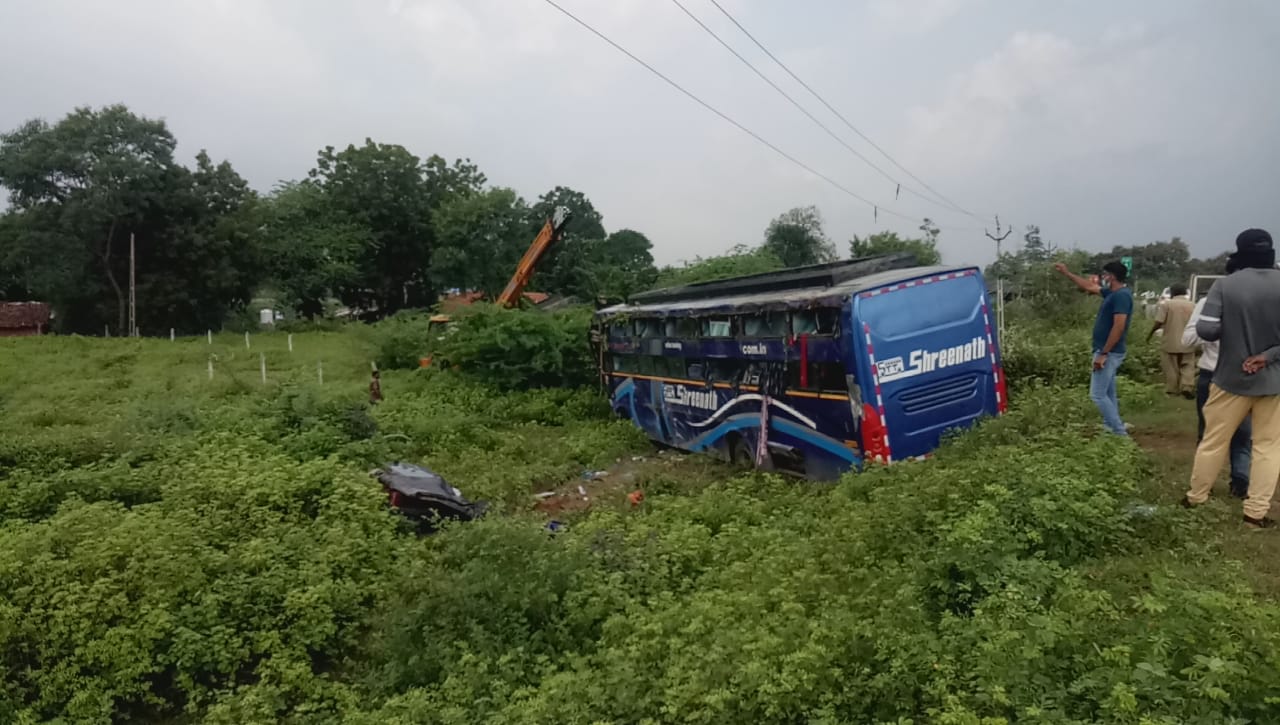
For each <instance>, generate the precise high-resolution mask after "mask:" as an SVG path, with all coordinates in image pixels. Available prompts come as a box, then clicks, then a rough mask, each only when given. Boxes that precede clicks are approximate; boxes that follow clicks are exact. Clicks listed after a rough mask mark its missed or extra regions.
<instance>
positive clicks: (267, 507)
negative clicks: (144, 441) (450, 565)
mask: <svg viewBox="0 0 1280 725" xmlns="http://www.w3.org/2000/svg"><path fill="white" fill-rule="evenodd" d="M102 475H104V476H117V477H127V476H129V475H130V474H129V472H127V471H121V470H116V471H104V472H102ZM133 475H136V476H137V477H138V478H140V479H143V480H144V481H145V482H146V488H148V489H149V490H150V491H151V492H152V494H151V495H150V496H148V498H151V499H154V500H148V501H144V502H137V501H135V502H132V504H131V505H123V504H121V503H117V502H114V501H99V502H97V503H80V502H77V501H68V502H66V503H64V504H63V505H62V506H60V507H59V508H58V510H57V512H56V513H54V514H53V515H52V516H49V517H48V518H45V519H43V520H41V521H39V522H37V523H31V524H27V525H25V526H12V525H11V526H7V527H5V528H3V529H0V551H5V552H6V553H7V555H6V556H5V557H4V558H3V559H0V591H2V592H4V594H3V600H2V604H0V653H3V659H2V660H0V675H2V677H3V681H4V682H5V687H4V689H3V690H2V691H0V693H2V695H0V712H4V711H5V710H6V709H7V710H8V712H9V713H11V714H13V715H16V716H17V717H18V718H19V719H23V718H33V719H37V720H44V719H52V718H59V717H62V718H67V719H69V720H72V721H75V722H104V723H105V722H111V721H115V720H117V719H119V718H121V717H126V718H128V719H145V720H151V719H158V718H164V717H170V716H173V715H176V714H178V713H180V712H183V711H186V712H188V713H196V712H199V711H201V710H202V709H203V708H204V707H205V706H207V705H208V704H209V703H211V702H213V701H215V700H216V699H217V698H218V697H220V696H221V695H222V693H224V692H225V691H228V690H229V688H234V687H236V686H239V685H245V684H251V683H257V682H260V681H271V682H273V683H275V684H277V685H279V686H281V687H282V688H283V690H282V692H283V694H284V695H285V702H288V701H289V700H291V699H298V698H299V697H300V696H301V695H302V694H304V693H306V688H308V687H313V686H314V685H315V683H316V682H317V679H316V678H317V677H318V676H319V674H320V673H321V672H323V671H324V670H326V669H330V668H332V667H333V666H335V665H338V664H340V663H341V662H343V661H344V659H345V658H347V657H349V656H351V655H352V654H354V653H355V652H356V651H357V648H358V646H359V644H360V640H361V635H362V632H363V631H364V630H363V625H364V623H365V622H366V621H367V615H368V613H369V611H370V610H371V608H372V609H376V608H377V607H378V605H379V604H380V603H381V602H382V601H383V600H384V598H385V595H386V593H387V588H386V582H387V581H388V575H389V574H390V572H391V570H392V569H393V562H394V558H395V551H396V549H397V545H396V539H395V535H394V530H395V522H394V521H393V520H392V519H391V518H390V517H389V516H388V514H387V513H386V512H385V511H384V510H383V508H382V498H381V495H380V492H378V491H376V490H375V487H374V486H372V485H371V484H370V482H369V481H368V480H367V479H364V477H363V476H360V475H358V474H357V473H356V472H353V471H349V470H345V469H344V468H343V467H341V466H338V465H335V463H334V462H333V461H326V460H323V459H317V460H314V461H311V462H308V463H298V462H295V461H292V460H289V459H286V458H283V457H281V456H279V455H278V454H274V453H272V452H271V451H270V449H269V447H267V446H264V445H262V444H257V445H248V446H246V445H244V444H242V443H239V442H237V441H236V440H235V439H234V438H230V437H226V436H222V437H217V438H214V439H211V440H209V441H208V443H207V444H205V445H201V446H199V447H198V448H195V449H194V450H191V451H189V452H188V455H186V456H184V457H183V458H181V459H175V460H172V461H170V462H167V463H164V464H152V465H148V466H144V467H143V468H142V469H139V470H138V471H137V472H136V473H134V474H133ZM135 487H136V486H135V485H133V484H124V486H123V487H120V486H117V490H121V491H132V490H134V488H135ZM155 492H158V494H159V495H158V498H157V497H156V496H155ZM286 675H287V678H286V679H285V680H283V681H282V680H280V679H278V678H280V677H282V676H286Z"/></svg>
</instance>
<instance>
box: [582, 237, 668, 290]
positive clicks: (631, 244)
mask: <svg viewBox="0 0 1280 725" xmlns="http://www.w3.org/2000/svg"><path fill="white" fill-rule="evenodd" d="M596 250H597V253H596V254H595V255H594V259H593V261H594V263H595V268H596V271H595V278H596V281H597V289H596V295H597V296H603V297H609V298H618V297H621V298H626V297H628V296H630V295H632V294H634V293H636V292H639V291H641V290H644V289H648V288H649V286H650V285H652V284H653V283H654V281H655V280H657V278H658V269H657V267H655V266H654V264H653V251H652V250H653V244H652V243H651V242H650V241H649V238H648V237H646V236H645V235H643V234H641V233H640V232H637V231H635V230H634V229H619V230H618V231H616V232H613V233H612V234H610V235H609V236H608V237H606V238H605V240H604V242H603V243H601V244H599V245H597V248H596Z"/></svg>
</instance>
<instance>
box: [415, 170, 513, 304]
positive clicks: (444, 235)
mask: <svg viewBox="0 0 1280 725" xmlns="http://www.w3.org/2000/svg"><path fill="white" fill-rule="evenodd" d="M528 218H529V210H528V207H527V205H526V204H525V201H524V199H521V198H520V197H519V195H517V194H516V193H515V192H514V191H512V190H511V189H503V188H495V189H488V190H486V191H483V192H480V193H474V194H466V195H457V196H454V197H453V198H452V199H450V200H448V201H445V202H444V203H442V204H441V205H440V206H439V207H437V208H436V209H435V211H434V212H433V213H432V223H433V224H434V226H435V232H436V246H435V249H434V250H433V251H432V258H431V274H432V279H433V280H434V282H435V285H436V287H437V288H440V289H452V288H457V289H460V290H464V291H466V290H479V291H482V292H484V293H485V294H486V295H488V296H490V297H493V296H495V295H497V294H498V293H499V292H501V291H502V288H503V287H505V286H506V284H507V281H508V280H509V279H510V278H511V275H512V274H513V273H514V272H515V268H516V264H517V263H518V262H519V261H520V257H521V256H522V255H523V254H524V251H525V249H526V248H527V247H528V246H529V243H530V241H532V238H531V237H530V236H529V235H528Z"/></svg>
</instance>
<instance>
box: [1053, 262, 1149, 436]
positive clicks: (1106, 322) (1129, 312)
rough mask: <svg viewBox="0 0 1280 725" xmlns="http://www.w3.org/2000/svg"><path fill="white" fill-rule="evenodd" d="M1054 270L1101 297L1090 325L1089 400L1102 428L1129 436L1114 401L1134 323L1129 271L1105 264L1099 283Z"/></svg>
mask: <svg viewBox="0 0 1280 725" xmlns="http://www.w3.org/2000/svg"><path fill="white" fill-rule="evenodd" d="M1054 268H1055V269H1057V270H1058V272H1059V273H1061V274H1062V275H1063V276H1064V277H1066V278H1067V279H1069V280H1071V281H1072V282H1074V283H1075V285H1076V286H1077V287H1079V288H1080V289H1082V290H1084V291H1085V292H1088V293H1089V294H1095V295H1102V306H1101V307H1099V308H1098V317H1097V319H1095V320H1094V323H1093V340H1092V347H1093V376H1092V377H1091V378H1090V380H1089V399H1090V400H1092V401H1093V404H1094V405H1096V406H1098V411H1099V412H1100V413H1102V424H1103V425H1104V426H1106V428H1107V430H1108V431H1110V432H1112V433H1114V434H1116V435H1118V436H1127V435H1129V431H1128V427H1127V426H1126V425H1125V424H1124V421H1122V420H1121V419H1120V401H1119V400H1118V399H1117V397H1116V375H1117V374H1118V373H1119V372H1120V363H1122V362H1124V356H1125V352H1126V348H1125V337H1126V336H1127V335H1128V334H1129V322H1130V321H1131V320H1132V319H1133V293H1132V292H1130V291H1129V288H1128V287H1126V286H1125V280H1126V279H1127V278H1128V276H1129V270H1128V268H1127V267H1125V266H1124V265H1123V264H1121V263H1119V262H1108V263H1107V264H1106V265H1105V266H1103V268H1102V275H1101V276H1100V277H1099V281H1098V282H1094V281H1092V280H1089V279H1085V278H1084V277H1081V276H1080V275H1078V274H1073V273H1072V272H1071V270H1069V269H1067V265H1065V264H1061V263H1059V264H1055V265H1054Z"/></svg>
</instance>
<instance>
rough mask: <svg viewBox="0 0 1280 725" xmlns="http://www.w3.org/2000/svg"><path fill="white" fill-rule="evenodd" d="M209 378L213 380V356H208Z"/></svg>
mask: <svg viewBox="0 0 1280 725" xmlns="http://www.w3.org/2000/svg"><path fill="white" fill-rule="evenodd" d="M209 379H210V380H213V358H209Z"/></svg>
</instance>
